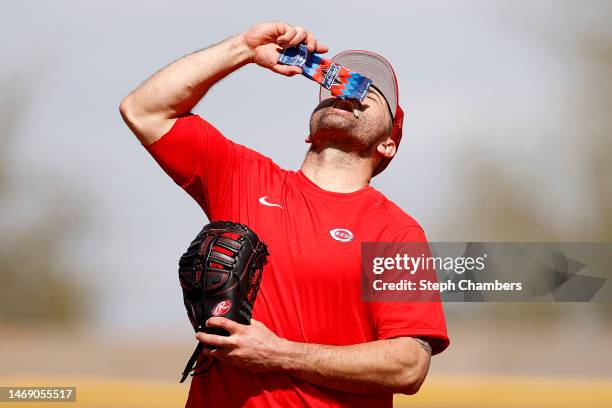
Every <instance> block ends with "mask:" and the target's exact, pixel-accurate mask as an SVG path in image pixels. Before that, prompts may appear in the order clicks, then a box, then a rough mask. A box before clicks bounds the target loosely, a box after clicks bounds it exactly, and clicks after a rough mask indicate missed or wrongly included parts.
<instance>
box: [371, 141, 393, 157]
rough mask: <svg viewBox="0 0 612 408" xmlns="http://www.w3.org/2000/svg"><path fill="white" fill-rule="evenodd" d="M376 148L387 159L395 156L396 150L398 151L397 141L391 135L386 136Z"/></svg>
mask: <svg viewBox="0 0 612 408" xmlns="http://www.w3.org/2000/svg"><path fill="white" fill-rule="evenodd" d="M376 150H377V151H378V153H380V155H381V156H382V157H384V158H386V159H390V158H392V157H393V156H395V152H396V151H397V146H396V145H395V142H394V141H393V139H391V138H390V137H388V138H386V139H385V140H383V141H382V142H380V143H379V144H378V146H376Z"/></svg>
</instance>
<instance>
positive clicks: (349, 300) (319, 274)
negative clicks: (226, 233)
mask: <svg viewBox="0 0 612 408" xmlns="http://www.w3.org/2000/svg"><path fill="white" fill-rule="evenodd" d="M298 44H306V46H307V49H308V51H310V52H318V53H325V52H326V51H327V47H326V46H324V45H323V44H320V43H319V42H318V41H317V39H316V38H315V37H314V35H313V34H312V33H310V32H308V31H307V30H305V29H303V28H301V27H296V26H291V25H287V24H284V23H280V22H274V23H261V24H258V25H255V26H253V27H251V28H250V29H249V30H247V31H245V32H244V33H241V34H239V35H236V36H234V37H231V38H228V39H227V40H225V41H223V42H221V43H219V44H216V45H214V46H212V47H210V48H208V49H205V50H202V51H198V52H195V53H193V54H191V55H188V56H186V57H184V58H182V59H180V60H178V61H176V62H174V63H173V64H171V65H169V66H168V67H166V68H164V69H162V70H161V71H159V72H157V73H156V74H155V75H153V76H152V77H151V78H149V79H148V80H147V81H145V82H144V83H143V84H142V85H141V86H140V87H138V88H137V89H136V90H135V91H133V92H132V93H131V94H130V95H128V96H127V97H126V98H125V99H124V100H123V102H122V103H121V107H120V111H121V114H122V116H123V118H124V120H125V121H126V123H127V124H128V126H129V127H130V128H131V129H132V131H133V132H134V133H135V134H136V136H137V137H138V139H139V140H140V142H141V143H142V145H143V146H144V147H145V148H146V149H147V151H148V152H149V153H150V154H151V155H152V156H153V157H154V158H155V160H156V161H157V162H158V163H159V165H160V166H161V167H162V168H163V169H164V170H165V171H166V173H168V175H169V176H170V177H172V179H173V180H174V182H175V183H177V184H178V185H179V186H181V187H182V188H183V189H184V190H185V191H186V192H187V193H188V194H189V195H191V196H192V197H193V198H194V199H195V200H196V201H197V202H198V203H199V204H200V206H201V207H202V209H203V210H204V212H205V214H206V216H207V217H208V219H209V220H211V221H215V220H229V221H235V222H240V223H243V224H247V225H249V226H250V227H251V228H252V229H253V230H254V231H256V232H257V234H258V235H259V236H260V237H261V238H262V239H263V240H264V241H265V242H266V243H267V244H268V247H269V251H270V254H271V256H270V262H269V264H268V265H267V266H266V268H265V270H264V274H263V281H262V284H261V287H260V291H259V295H258V297H257V300H256V302H255V305H254V315H253V317H254V319H253V321H252V324H251V325H250V326H245V325H240V324H237V323H234V322H232V321H230V320H228V319H225V318H222V317H213V318H211V319H209V321H208V325H209V326H216V327H222V328H225V329H226V330H227V331H228V332H229V333H230V336H228V337H222V336H215V335H209V334H205V333H198V334H197V338H198V340H199V341H201V342H204V343H206V344H208V345H211V346H213V347H214V349H212V350H210V351H207V352H206V353H207V354H208V355H210V356H212V357H214V358H216V359H217V364H215V365H214V367H213V368H212V369H211V370H210V371H209V372H207V373H206V374H204V375H201V376H196V377H193V380H192V384H191V389H190V392H189V399H188V401H187V406H188V407H204V406H205V407H217V406H218V407H238V406H248V407H262V406H300V407H306V406H307V407H373V406H376V407H379V406H391V405H392V399H393V393H404V394H413V393H415V392H417V391H418V390H419V387H420V386H421V384H422V383H423V381H424V379H425V376H426V374H427V370H428V368H429V363H430V356H431V354H436V353H439V352H441V351H442V350H444V349H445V348H446V347H447V346H448V336H447V333H446V326H445V322H444V314H443V311H442V306H441V304H440V303H439V302H414V303H412V302H364V301H362V298H361V276H360V244H361V242H426V238H425V234H424V232H423V230H422V229H421V227H420V226H419V225H418V223H417V222H416V221H415V220H414V219H413V218H411V217H410V216H409V215H408V214H406V213H405V212H403V211H402V210H401V209H400V208H399V207H397V206H396V205H395V204H393V203H392V202H391V201H389V200H388V199H387V198H386V197H385V196H384V195H382V194H381V193H380V192H378V191H377V190H375V189H374V188H372V187H371V186H369V182H370V179H371V178H372V177H373V176H374V175H376V174H377V173H378V172H380V171H382V170H383V169H384V168H385V167H386V165H387V164H388V162H389V161H390V160H391V158H393V156H394V154H395V151H396V149H397V145H398V143H399V138H398V134H401V133H399V132H398V130H401V120H402V117H401V116H402V115H401V109H400V108H399V106H398V100H397V82H396V80H395V74H394V73H393V70H392V68H391V66H390V65H389V64H388V62H386V60H385V59H384V58H382V57H380V56H378V55H376V54H373V53H369V52H349V53H343V54H344V56H343V54H340V55H339V56H338V57H337V60H335V61H336V62H338V63H340V64H341V65H345V66H347V67H348V68H352V69H354V70H357V69H360V70H361V73H362V74H364V75H365V76H367V77H370V79H373V87H372V88H370V92H368V95H367V96H366V99H365V100H364V101H363V103H359V102H358V101H357V100H354V99H349V100H343V99H338V98H334V97H330V96H329V95H328V94H327V95H326V94H325V93H324V92H322V93H321V102H320V104H319V105H318V106H317V107H316V109H315V110H314V112H313V113H312V116H311V120H310V135H309V136H308V138H307V142H309V143H310V144H311V145H310V149H309V150H308V152H307V154H306V158H305V160H304V162H303V163H302V166H301V169H300V170H298V171H297V172H296V171H290V170H284V169H281V168H280V167H279V166H278V165H276V164H275V163H274V162H273V161H272V160H270V159H269V158H267V157H265V156H263V155H261V154H259V153H257V152H255V151H253V150H251V149H249V148H247V147H244V146H242V145H239V144H237V143H234V142H232V141H230V140H229V139H227V138H226V137H225V136H223V135H222V134H221V133H220V132H219V131H218V130H217V129H215V128H214V127H213V125H211V124H210V123H208V122H207V121H206V120H204V119H202V118H200V117H199V116H197V115H193V114H191V113H190V111H191V109H192V108H193V107H194V106H195V105H196V104H197V103H198V101H199V100H200V99H201V98H202V97H203V96H204V95H205V94H206V92H207V91H208V89H209V88H210V87H211V86H212V85H214V84H215V83H216V82H218V81H219V80H220V79H222V78H224V77H225V76H227V75H228V74H230V73H231V72H233V71H235V70H237V69H238V68H240V67H242V66H244V65H246V64H249V63H255V64H257V65H259V66H261V67H264V68H268V69H270V70H272V71H274V72H276V73H279V74H282V75H286V76H292V75H295V74H298V73H300V72H301V69H300V68H297V67H292V66H285V65H280V64H278V63H277V61H278V57H279V51H280V50H281V49H282V48H287V47H291V46H296V45H298ZM373 66H377V68H371V69H370V68H368V67H373ZM358 72H359V71H358Z"/></svg>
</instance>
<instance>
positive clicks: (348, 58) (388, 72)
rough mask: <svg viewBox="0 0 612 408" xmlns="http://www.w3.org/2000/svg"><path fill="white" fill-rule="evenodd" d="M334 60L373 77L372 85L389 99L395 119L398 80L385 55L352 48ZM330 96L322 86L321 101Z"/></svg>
mask: <svg viewBox="0 0 612 408" xmlns="http://www.w3.org/2000/svg"><path fill="white" fill-rule="evenodd" d="M332 61H333V62H335V63H336V64H339V65H342V66H344V67H346V68H349V69H351V70H353V71H355V72H358V73H360V74H361V75H363V76H365V77H367V78H369V79H371V80H372V85H373V86H375V87H376V89H378V91H380V93H382V95H383V96H384V97H385V99H386V100H387V103H388V104H389V108H390V110H391V115H392V116H393V119H395V113H396V110H397V104H398V94H397V80H396V78H395V72H394V71H393V67H392V66H391V64H389V62H388V61H387V60H386V59H385V58H384V57H382V56H380V55H378V54H375V53H373V52H369V51H357V50H350V51H343V52H341V53H340V54H338V55H336V56H335V57H334V58H332ZM330 96H331V93H330V92H329V90H327V89H325V88H323V87H321V90H320V93H319V101H322V100H323V99H326V98H329V97H330Z"/></svg>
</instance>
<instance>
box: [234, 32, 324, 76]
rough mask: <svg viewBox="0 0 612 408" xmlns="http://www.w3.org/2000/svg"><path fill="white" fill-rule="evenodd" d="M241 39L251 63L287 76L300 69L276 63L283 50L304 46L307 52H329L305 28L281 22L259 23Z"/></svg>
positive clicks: (297, 72) (300, 70) (299, 71)
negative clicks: (299, 45) (248, 52)
mask: <svg viewBox="0 0 612 408" xmlns="http://www.w3.org/2000/svg"><path fill="white" fill-rule="evenodd" d="M243 37H244V41H245V44H246V45H247V47H249V49H250V50H251V52H252V62H255V63H256V64H257V65H259V66H262V67H264V68H268V69H271V70H272V71H274V72H276V73H279V74H282V75H287V76H293V75H296V74H300V73H301V72H302V69H301V68H299V67H293V66H287V65H281V64H279V63H278V57H279V56H280V52H281V51H282V49H283V48H289V47H294V46H296V45H298V44H306V48H307V49H308V51H309V52H317V53H325V52H327V51H328V50H329V49H328V47H327V46H326V45H323V44H320V43H319V42H318V41H317V39H316V38H315V36H314V35H313V34H312V33H311V32H310V31H308V30H306V29H305V28H303V27H298V26H291V25H289V24H285V23H281V22H271V23H259V24H257V25H255V26H253V27H251V28H249V29H248V30H247V31H246V32H244V33H243Z"/></svg>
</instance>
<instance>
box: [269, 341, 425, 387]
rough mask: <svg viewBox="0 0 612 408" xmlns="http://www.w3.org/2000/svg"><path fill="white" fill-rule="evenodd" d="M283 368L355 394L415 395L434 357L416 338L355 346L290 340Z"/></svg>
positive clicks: (281, 363)
mask: <svg viewBox="0 0 612 408" xmlns="http://www.w3.org/2000/svg"><path fill="white" fill-rule="evenodd" d="M278 356H279V357H278V358H279V360H278V364H279V370H280V371H282V372H285V373H287V374H290V375H292V376H295V377H298V378H300V379H303V380H305V381H308V382H311V383H314V384H318V385H322V386H326V387H330V388H334V389H338V390H341V391H347V392H354V393H364V394H365V393H373V392H395V393H404V394H414V393H416V392H417V391H418V389H419V387H420V386H421V384H422V383H423V381H424V379H425V376H426V375H427V370H428V368H429V361H430V356H429V354H428V353H427V352H426V351H425V350H423V348H422V347H421V346H420V345H419V344H418V343H417V342H416V341H415V340H414V339H412V338H398V339H390V340H380V341H374V342H370V343H363V344H356V345H351V346H327V345H319V344H306V343H295V342H287V343H286V344H285V346H284V347H282V350H281V351H280V352H279V355H278Z"/></svg>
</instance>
